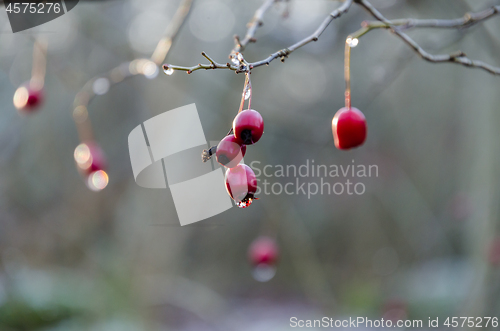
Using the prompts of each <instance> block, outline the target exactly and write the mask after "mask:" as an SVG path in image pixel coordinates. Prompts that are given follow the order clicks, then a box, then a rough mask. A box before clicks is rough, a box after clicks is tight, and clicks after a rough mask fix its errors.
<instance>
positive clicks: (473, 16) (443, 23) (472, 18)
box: [362, 6, 500, 29]
mask: <svg viewBox="0 0 500 331" xmlns="http://www.w3.org/2000/svg"><path fill="white" fill-rule="evenodd" d="M498 13H500V6H493V7H491V8H488V9H486V10H483V11H481V12H477V13H466V14H465V15H464V16H463V17H461V18H456V19H451V20H441V19H424V20H422V19H413V18H406V19H398V20H392V21H391V23H392V25H397V26H401V28H402V29H412V28H438V29H460V28H469V27H471V26H473V25H476V24H477V23H480V22H482V21H485V20H487V19H489V18H491V17H493V16H495V15H497V14H498ZM362 25H363V26H371V27H374V28H376V27H380V28H390V26H388V25H386V24H384V23H383V22H364V23H363V24H362Z"/></svg>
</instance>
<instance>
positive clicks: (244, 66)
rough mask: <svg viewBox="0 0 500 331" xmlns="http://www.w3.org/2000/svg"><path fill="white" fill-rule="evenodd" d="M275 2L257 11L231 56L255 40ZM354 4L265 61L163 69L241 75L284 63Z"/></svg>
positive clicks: (269, 0) (346, 5) (348, 0)
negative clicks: (228, 70) (268, 10)
mask: <svg viewBox="0 0 500 331" xmlns="http://www.w3.org/2000/svg"><path fill="white" fill-rule="evenodd" d="M275 1H277V0H267V1H266V2H265V3H264V4H263V5H262V6H261V7H260V8H259V9H258V10H257V12H256V14H255V16H254V18H253V19H252V20H251V21H250V23H249V24H250V28H249V30H248V33H247V36H246V37H245V39H244V40H243V41H241V42H239V38H237V37H236V38H235V39H236V43H237V45H236V47H235V49H233V51H232V52H231V55H233V56H234V55H236V54H237V53H239V54H241V51H242V50H243V49H244V47H245V46H246V45H247V43H248V42H249V41H250V40H251V39H252V38H253V35H254V34H255V31H256V29H257V27H258V26H259V25H261V22H262V16H263V14H264V12H265V11H266V10H267V9H269V7H270V6H271V4H272V3H273V2H275ZM353 2H354V0H345V1H344V3H343V4H342V5H340V6H339V7H338V8H337V9H335V10H334V11H332V12H331V13H330V15H328V17H327V18H326V19H325V20H324V21H323V23H321V25H320V26H319V27H318V29H317V30H316V31H314V33H313V34H312V35H310V36H309V37H306V38H304V39H302V40H301V41H299V42H297V43H295V44H293V45H292V46H290V47H287V48H284V49H281V50H279V51H277V52H275V53H273V54H271V55H269V56H268V57H267V58H265V59H263V60H260V61H257V62H250V63H248V62H246V61H245V60H244V59H243V58H242V57H241V59H242V61H241V62H240V61H237V62H236V63H239V65H230V64H229V63H227V64H226V65H223V64H219V63H216V62H212V63H210V64H201V63H200V64H198V65H197V66H193V67H181V66H176V65H172V64H164V65H163V69H164V70H168V69H173V70H181V71H187V73H188V74H190V73H192V72H193V71H196V70H200V69H205V70H208V69H230V70H234V71H235V72H236V73H241V72H247V71H249V70H251V69H253V68H256V67H260V66H263V65H269V64H270V63H271V62H272V61H274V60H275V59H277V58H281V61H282V62H284V61H285V58H286V57H288V55H290V54H291V53H292V52H293V51H295V50H297V49H299V48H301V47H302V46H305V45H307V44H309V43H310V42H312V41H317V40H318V39H319V37H320V36H321V34H322V33H323V32H324V31H325V30H326V28H327V27H328V25H330V23H331V22H332V21H333V20H334V19H336V18H338V17H340V16H341V15H342V14H344V13H346V12H347V11H348V10H349V8H350V7H351V5H352V4H353ZM259 22H260V23H259ZM202 54H203V53H202ZM231 55H230V58H231Z"/></svg>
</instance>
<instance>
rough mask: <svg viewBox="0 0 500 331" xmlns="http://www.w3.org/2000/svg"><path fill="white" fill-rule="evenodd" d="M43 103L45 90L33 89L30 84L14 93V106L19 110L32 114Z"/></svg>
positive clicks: (24, 85)
mask: <svg viewBox="0 0 500 331" xmlns="http://www.w3.org/2000/svg"><path fill="white" fill-rule="evenodd" d="M42 101H43V88H36V87H33V86H32V85H31V84H29V83H25V84H23V85H21V86H20V87H19V88H18V89H17V90H16V93H14V106H15V107H16V108H17V109H18V110H22V111H26V112H31V111H33V110H35V109H37V108H38V107H39V106H40V105H41V104H42Z"/></svg>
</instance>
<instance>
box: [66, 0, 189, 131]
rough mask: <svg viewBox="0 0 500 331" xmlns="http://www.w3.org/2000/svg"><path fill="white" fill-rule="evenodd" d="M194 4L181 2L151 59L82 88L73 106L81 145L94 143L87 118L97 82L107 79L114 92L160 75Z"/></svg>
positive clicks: (119, 68)
mask: <svg viewBox="0 0 500 331" xmlns="http://www.w3.org/2000/svg"><path fill="white" fill-rule="evenodd" d="M192 3H193V0H182V1H181V3H180V4H179V7H178V8H177V11H176V12H175V14H174V17H173V19H172V20H171V21H170V23H169V25H168V27H167V29H166V32H165V35H164V37H163V38H162V39H161V40H160V41H159V42H158V45H157V46H156V49H155V51H154V52H153V54H152V56H151V58H150V59H135V60H132V61H129V62H123V63H121V64H119V65H118V66H117V67H115V68H113V69H111V70H110V71H108V72H107V73H105V74H101V75H98V76H96V77H93V78H92V79H90V80H89V81H87V82H86V83H85V85H84V86H83V88H82V89H81V90H80V91H79V92H78V93H77V94H76V96H75V100H74V103H73V107H74V108H73V119H74V121H75V124H76V127H77V130H78V134H79V137H80V140H81V141H85V140H91V139H93V133H92V125H91V122H90V118H89V116H88V110H87V106H88V104H89V103H90V102H91V101H92V99H93V98H94V97H95V96H96V94H95V92H94V90H93V84H94V82H95V81H96V80H97V79H100V78H105V79H107V81H108V83H109V88H111V86H113V85H115V84H117V83H120V82H122V81H124V80H126V79H128V78H130V77H134V76H136V75H139V74H142V75H145V76H151V75H152V74H154V73H155V72H157V70H158V65H159V64H161V63H162V62H163V61H164V60H165V57H166V56H167V54H168V52H169V51H170V48H171V46H172V43H173V41H174V39H175V38H176V36H177V34H178V32H179V29H180V28H181V27H182V25H183V24H184V22H185V21H186V17H187V15H188V13H189V12H190V9H191V5H192Z"/></svg>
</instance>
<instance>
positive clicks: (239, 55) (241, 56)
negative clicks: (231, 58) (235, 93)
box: [237, 53, 243, 62]
mask: <svg viewBox="0 0 500 331" xmlns="http://www.w3.org/2000/svg"><path fill="white" fill-rule="evenodd" d="M237 54H238V61H240V62H243V54H241V53H237Z"/></svg>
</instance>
